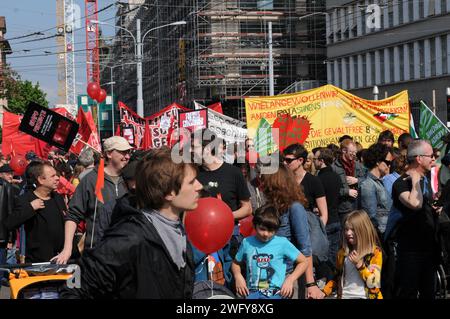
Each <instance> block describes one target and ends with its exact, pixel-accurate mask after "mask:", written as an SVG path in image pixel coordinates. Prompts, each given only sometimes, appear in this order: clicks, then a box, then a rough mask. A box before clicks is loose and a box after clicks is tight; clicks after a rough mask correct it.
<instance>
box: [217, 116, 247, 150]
mask: <svg viewBox="0 0 450 319" xmlns="http://www.w3.org/2000/svg"><path fill="white" fill-rule="evenodd" d="M208 128H209V129H210V130H211V131H213V132H214V133H216V135H217V136H218V137H220V138H223V139H224V140H225V142H226V143H227V144H228V143H235V142H238V143H241V142H242V143H244V142H245V139H246V138H247V129H246V128H245V122H242V121H239V120H236V119H234V118H232V117H229V116H226V115H223V114H220V113H218V112H216V111H213V110H211V109H208Z"/></svg>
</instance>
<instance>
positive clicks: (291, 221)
mask: <svg viewBox="0 0 450 319" xmlns="http://www.w3.org/2000/svg"><path fill="white" fill-rule="evenodd" d="M261 188H262V191H263V193H264V195H265V196H266V199H267V203H270V204H271V205H273V206H274V207H275V208H276V209H277V210H278V212H279V213H280V222H281V225H280V228H279V229H278V231H277V233H276V235H277V236H284V237H286V238H288V239H289V240H290V241H291V242H292V243H293V244H294V246H296V247H297V249H298V250H300V251H301V253H302V254H303V255H304V256H305V257H306V259H307V262H308V268H307V270H306V273H305V277H306V284H305V285H303V284H300V285H299V294H298V295H299V298H303V297H304V293H303V290H302V289H301V288H303V287H304V286H306V288H307V295H306V297H307V298H314V299H316V298H323V296H324V294H323V293H322V291H321V290H320V289H319V288H318V287H317V285H316V282H315V280H314V275H313V267H312V251H311V237H310V231H309V224H308V217H307V213H306V210H305V205H307V200H306V197H305V195H304V194H303V191H302V189H301V188H300V185H299V184H298V183H297V182H296V180H295V176H294V173H293V172H292V171H291V170H290V169H288V168H287V167H286V166H284V165H280V167H279V169H278V170H277V171H276V172H275V173H273V174H263V175H262V185H261ZM287 271H288V272H289V271H292V265H288V270H287ZM300 283H304V279H302V278H301V279H300Z"/></svg>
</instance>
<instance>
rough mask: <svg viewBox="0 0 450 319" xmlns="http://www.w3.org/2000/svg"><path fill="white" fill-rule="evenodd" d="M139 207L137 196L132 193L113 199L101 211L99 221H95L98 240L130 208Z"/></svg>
mask: <svg viewBox="0 0 450 319" xmlns="http://www.w3.org/2000/svg"><path fill="white" fill-rule="evenodd" d="M136 207H137V203H136V196H135V195H133V194H131V193H126V194H125V195H123V196H122V197H121V198H118V199H117V200H111V201H109V202H107V203H105V205H103V207H102V208H101V209H100V211H99V215H98V217H97V221H96V222H95V234H94V235H95V237H96V238H97V240H101V239H102V238H103V236H104V234H105V231H106V230H107V229H108V228H109V227H110V226H111V225H113V224H114V223H116V222H117V221H118V220H120V218H121V216H122V214H126V212H127V211H129V210H130V209H131V210H132V209H135V208H136Z"/></svg>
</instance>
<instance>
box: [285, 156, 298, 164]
mask: <svg viewBox="0 0 450 319" xmlns="http://www.w3.org/2000/svg"><path fill="white" fill-rule="evenodd" d="M295 160H298V158H296V157H294V158H288V157H285V158H283V162H286V163H288V164H291V163H292V162H293V161H295Z"/></svg>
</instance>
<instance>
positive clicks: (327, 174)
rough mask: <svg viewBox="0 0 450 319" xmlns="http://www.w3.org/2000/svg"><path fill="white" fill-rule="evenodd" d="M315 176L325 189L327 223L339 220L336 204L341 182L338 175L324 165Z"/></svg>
mask: <svg viewBox="0 0 450 319" xmlns="http://www.w3.org/2000/svg"><path fill="white" fill-rule="evenodd" d="M317 177H318V178H319V179H320V181H321V182H322V186H323V188H324V190H325V197H326V199H327V207H328V224H332V223H337V222H339V215H338V206H339V192H340V189H341V188H342V182H341V179H340V177H339V175H338V174H337V173H336V172H334V171H333V169H332V168H331V167H328V166H327V167H324V168H322V169H321V170H320V171H319V174H318V175H317Z"/></svg>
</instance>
